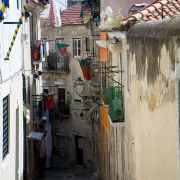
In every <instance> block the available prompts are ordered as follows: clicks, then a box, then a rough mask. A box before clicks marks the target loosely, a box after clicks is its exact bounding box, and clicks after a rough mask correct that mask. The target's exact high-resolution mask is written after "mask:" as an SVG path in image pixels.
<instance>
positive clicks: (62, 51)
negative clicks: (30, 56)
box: [56, 43, 69, 56]
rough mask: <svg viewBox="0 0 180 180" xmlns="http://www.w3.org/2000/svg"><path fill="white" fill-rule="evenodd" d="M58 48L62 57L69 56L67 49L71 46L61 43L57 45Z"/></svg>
mask: <svg viewBox="0 0 180 180" xmlns="http://www.w3.org/2000/svg"><path fill="white" fill-rule="evenodd" d="M56 46H57V48H58V50H59V53H60V56H66V55H67V49H66V47H68V46H69V44H60V43H56Z"/></svg>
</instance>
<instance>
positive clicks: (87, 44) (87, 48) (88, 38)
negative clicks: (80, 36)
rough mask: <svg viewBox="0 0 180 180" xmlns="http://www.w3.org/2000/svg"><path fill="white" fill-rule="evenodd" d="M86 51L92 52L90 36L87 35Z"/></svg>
mask: <svg viewBox="0 0 180 180" xmlns="http://www.w3.org/2000/svg"><path fill="white" fill-rule="evenodd" d="M85 42H86V52H90V37H85Z"/></svg>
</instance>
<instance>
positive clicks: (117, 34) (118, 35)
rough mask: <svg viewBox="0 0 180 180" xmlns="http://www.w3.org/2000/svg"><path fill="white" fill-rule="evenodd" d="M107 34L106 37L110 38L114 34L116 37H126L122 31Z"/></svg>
mask: <svg viewBox="0 0 180 180" xmlns="http://www.w3.org/2000/svg"><path fill="white" fill-rule="evenodd" d="M107 34H108V37H109V38H110V39H113V37H114V36H115V37H116V38H118V39H125V38H126V36H125V34H124V33H122V32H108V33H107Z"/></svg>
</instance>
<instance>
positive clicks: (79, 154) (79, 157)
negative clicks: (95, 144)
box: [75, 135, 83, 166]
mask: <svg viewBox="0 0 180 180" xmlns="http://www.w3.org/2000/svg"><path fill="white" fill-rule="evenodd" d="M75 143H76V163H77V165H81V166H83V137H82V136H77V135H75Z"/></svg>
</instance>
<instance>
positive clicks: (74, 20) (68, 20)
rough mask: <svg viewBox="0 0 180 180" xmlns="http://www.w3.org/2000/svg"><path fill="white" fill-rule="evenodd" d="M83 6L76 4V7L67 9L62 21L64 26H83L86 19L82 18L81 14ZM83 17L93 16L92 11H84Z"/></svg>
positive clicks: (63, 13)
mask: <svg viewBox="0 0 180 180" xmlns="http://www.w3.org/2000/svg"><path fill="white" fill-rule="evenodd" d="M81 8H82V5H81V4H75V5H74V6H71V7H70V8H68V9H65V10H64V11H63V12H62V14H61V21H62V24H64V25H67V24H82V23H83V22H84V20H85V19H83V18H82V17H80V12H81ZM83 15H84V17H85V16H87V15H88V16H90V15H91V10H90V9H87V8H86V9H85V8H84V9H83Z"/></svg>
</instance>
